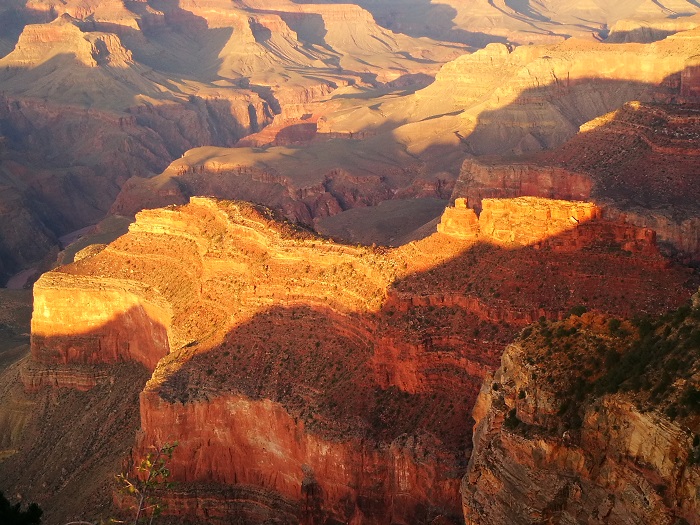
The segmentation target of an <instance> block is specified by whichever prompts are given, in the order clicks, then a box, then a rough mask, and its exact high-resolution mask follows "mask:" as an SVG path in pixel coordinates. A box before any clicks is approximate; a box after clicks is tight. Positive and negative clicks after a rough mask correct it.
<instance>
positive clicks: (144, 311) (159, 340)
mask: <svg viewBox="0 0 700 525" xmlns="http://www.w3.org/2000/svg"><path fill="white" fill-rule="evenodd" d="M67 290H70V292H69V293H66V291H67ZM171 317H172V311H171V308H170V306H169V305H168V304H167V302H165V301H164V300H162V298H160V297H158V294H157V292H156V293H155V294H154V292H153V291H151V290H146V289H144V287H143V286H142V285H139V283H136V282H133V281H132V282H129V281H126V280H118V279H104V278H102V279H100V280H99V282H98V283H95V281H94V280H93V279H90V278H85V277H78V276H66V275H63V276H60V278H58V279H57V276H56V275H54V274H51V273H47V274H45V275H43V276H42V277H41V278H40V279H39V281H37V282H36V284H35V285H34V313H33V315H32V357H33V358H34V360H35V361H36V362H38V363H44V364H47V365H56V364H67V363H80V364H96V363H115V362H118V361H136V362H139V363H141V364H143V365H144V366H145V367H146V368H148V369H151V370H153V369H154V368H155V366H156V364H157V363H158V361H159V360H160V359H161V358H162V357H163V356H164V355H166V354H167V353H168V350H169V348H168V329H169V326H170V322H171Z"/></svg>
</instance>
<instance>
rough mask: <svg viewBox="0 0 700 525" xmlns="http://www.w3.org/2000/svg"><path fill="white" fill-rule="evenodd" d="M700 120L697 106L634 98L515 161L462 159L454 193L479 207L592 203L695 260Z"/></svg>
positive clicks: (697, 241) (604, 211)
mask: <svg viewBox="0 0 700 525" xmlns="http://www.w3.org/2000/svg"><path fill="white" fill-rule="evenodd" d="M699 124H700V120H698V118H697V115H696V107H695V104H694V103H684V104H679V105H666V104H641V103H630V104H627V105H625V106H624V107H622V108H621V109H619V110H618V111H616V112H614V113H610V114H607V115H605V116H602V117H600V118H598V119H595V120H593V121H591V122H590V123H587V124H586V125H585V126H582V128H581V132H580V133H579V134H577V135H576V136H575V137H574V138H573V139H571V140H570V141H568V142H567V143H566V144H565V145H563V146H562V147H560V148H557V149H555V150H552V151H550V152H544V153H541V154H538V155H534V156H530V157H527V158H525V159H521V160H519V161H518V162H516V163H513V162H508V163H505V162H503V161H499V160H497V159H475V158H469V159H467V160H465V162H464V164H463V165H462V173H461V175H460V178H459V179H458V181H457V182H456V183H455V190H454V193H453V198H459V197H464V198H466V199H467V200H468V202H469V206H470V207H472V208H474V209H475V210H477V211H478V210H480V209H481V206H482V204H481V202H482V199H484V198H488V197H497V198H503V197H519V196H536V197H549V198H555V199H556V198H558V199H587V200H592V201H595V202H596V203H598V206H599V207H600V208H601V209H602V213H603V214H604V215H605V216H607V217H609V218H610V219H615V218H616V217H620V218H621V219H622V220H623V221H626V222H628V223H630V224H635V225H637V226H639V227H643V228H650V229H653V230H654V231H655V232H656V234H657V236H658V238H659V241H662V242H663V243H664V245H665V246H667V247H669V248H671V249H672V250H673V251H675V252H677V253H680V254H681V255H682V256H684V257H687V258H690V259H693V260H697V259H698V258H699V257H700V252H699V251H698V250H699V246H700V244H699V237H698V235H700V233H699V232H700V230H698V224H699V223H698V217H699V216H700V211H699V210H698V209H697V202H698V199H699V198H700V195H698V193H697V191H698V185H697V184H694V183H693V181H695V180H696V179H697V177H698V176H699V175H700V173H699V172H698V166H697V162H695V159H696V158H697V155H698V153H699V152H700V150H698V148H697V144H698V141H697V137H698V136H699V133H700V127H699Z"/></svg>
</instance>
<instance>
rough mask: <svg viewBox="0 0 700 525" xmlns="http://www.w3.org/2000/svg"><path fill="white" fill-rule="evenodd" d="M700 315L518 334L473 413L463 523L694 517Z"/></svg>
mask: <svg viewBox="0 0 700 525" xmlns="http://www.w3.org/2000/svg"><path fill="white" fill-rule="evenodd" d="M699 317H700V316H699V315H698V310H697V307H695V308H691V307H689V306H684V307H683V308H682V309H680V310H678V311H677V312H675V313H674V314H672V315H669V316H667V317H665V318H662V319H661V320H659V321H655V322H649V321H648V320H645V321H642V322H639V323H638V324H637V325H632V324H629V323H626V322H623V323H620V321H619V319H614V318H612V319H610V318H604V317H603V318H601V317H600V316H596V315H592V314H583V315H582V316H581V317H576V316H573V317H571V318H569V319H567V320H566V321H564V322H561V323H557V324H547V323H540V324H539V325H534V326H533V327H531V328H528V329H526V330H525V331H523V332H522V334H521V336H520V339H519V340H518V341H516V342H515V343H514V344H513V345H511V346H510V347H508V349H507V350H506V352H505V353H504V355H503V358H502V362H501V367H500V368H499V369H498V370H497V371H496V373H495V374H494V375H493V376H490V377H488V378H487V380H486V381H485V382H484V385H483V386H482V390H481V393H480V394H479V399H478V400H477V403H476V406H475V409H474V418H475V421H476V425H475V430H474V451H473V454H472V457H471V459H470V462H469V471H468V473H467V475H466V476H465V478H464V480H463V483H462V496H463V505H464V513H465V518H466V523H468V524H470V525H472V524H473V525H477V524H490V525H491V524H494V525H497V524H501V523H503V524H506V523H508V524H520V523H523V524H524V523H541V522H542V521H547V522H549V523H649V524H657V523H658V524H661V523H689V524H696V523H698V516H700V514H699V513H698V502H699V501H700V499H699V498H698V493H697V488H698V486H699V483H700V469H699V468H698V459H699V458H700V447H699V445H698V442H699V441H700V438H698V434H699V431H700V427H699V426H698V411H700V404H699V403H698V392H699V390H698V378H699V377H700V376H699V372H698V353H697V349H698V344H697V336H698V334H699V333H700V332H699V331H698V318H699Z"/></svg>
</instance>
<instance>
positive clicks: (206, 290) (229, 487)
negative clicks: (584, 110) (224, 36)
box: [0, 198, 697, 523]
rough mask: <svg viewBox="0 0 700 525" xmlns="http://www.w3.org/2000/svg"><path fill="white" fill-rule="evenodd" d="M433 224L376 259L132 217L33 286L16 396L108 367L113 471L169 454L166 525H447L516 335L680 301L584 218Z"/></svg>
mask: <svg viewBox="0 0 700 525" xmlns="http://www.w3.org/2000/svg"><path fill="white" fill-rule="evenodd" d="M572 213H573V214H574V217H577V218H578V219H577V220H579V221H580V224H579V223H576V222H575V221H573V222H572V221H571V220H570V217H571V215H572ZM470 214H471V215H470ZM443 223H444V225H443V226H442V227H441V230H442V231H443V232H444V233H437V234H434V235H433V236H431V237H429V238H427V239H424V240H422V241H419V242H415V243H411V244H409V245H406V246H404V247H401V248H397V249H394V250H380V249H372V248H362V247H352V246H344V245H338V244H335V243H333V242H330V241H328V240H325V239H322V238H319V237H317V236H315V235H313V234H311V233H309V232H306V231H304V230H300V229H299V228H298V227H296V226H291V225H290V224H287V223H279V222H277V221H275V220H274V217H273V215H272V214H271V213H270V212H269V211H266V210H264V209H261V208H259V207H255V206H252V205H250V204H244V203H239V202H230V201H214V200H210V199H202V198H193V199H191V202H190V203H189V204H187V205H185V206H181V207H173V208H167V209H162V210H153V211H145V212H141V213H139V214H138V215H137V220H136V222H135V223H134V224H133V225H132V226H131V228H130V232H129V233H128V234H127V235H125V236H123V237H121V238H120V239H118V240H117V241H115V242H114V243H112V244H111V245H109V246H108V247H106V248H104V249H102V250H101V251H100V250H93V251H91V252H86V253H84V254H81V257H79V260H77V262H75V263H73V264H71V265H68V266H65V267H61V268H59V269H57V270H56V271H54V272H51V273H48V274H45V275H44V276H43V277H42V278H40V279H39V281H38V282H37V284H36V285H35V310H34V316H33V320H32V332H33V336H32V359H31V361H29V362H28V363H26V364H25V365H24V366H23V368H22V372H21V376H22V381H23V382H24V385H25V389H27V390H28V391H29V392H38V394H35V395H43V394H42V392H45V389H46V388H47V387H51V388H59V389H60V388H62V387H70V388H73V389H79V390H84V389H88V390H89V389H91V388H93V389H94V388H101V385H105V384H106V383H109V382H110V379H109V378H110V375H111V373H110V372H109V370H110V366H111V364H112V363H118V362H120V361H124V360H126V361H138V362H140V363H142V364H143V365H145V366H146V367H147V368H148V369H149V370H152V371H153V372H152V377H151V379H150V380H149V381H148V384H147V385H146V387H145V389H144V390H143V392H142V394H141V396H140V414H141V431H140V432H139V433H138V435H137V439H136V443H135V444H134V451H133V461H134V462H135V464H138V461H139V458H140V457H141V456H143V455H144V454H146V453H147V452H148V451H149V450H151V448H152V447H153V446H156V447H157V446H159V445H160V444H162V443H164V442H166V441H168V442H172V441H174V440H177V441H178V442H179V445H178V447H177V449H176V451H175V455H174V456H173V459H172V461H171V463H170V468H171V471H172V473H173V479H174V480H177V481H178V489H177V490H176V491H174V492H172V493H168V494H167V495H164V497H166V499H167V500H168V502H169V507H168V508H169V511H168V512H171V513H173V514H177V515H181V516H188V517H189V518H190V519H196V520H198V521H202V522H204V521H206V522H211V523H216V522H217V520H223V521H226V520H228V519H233V518H236V517H238V518H239V519H241V520H243V521H244V522H256V523H257V522H260V521H261V520H265V519H273V518H274V519H281V520H283V521H287V522H290V523H297V522H303V521H304V520H310V519H314V520H317V519H334V520H339V521H350V520H354V521H356V522H358V523H390V522H392V521H396V520H399V521H406V522H415V521H417V520H423V519H425V520H429V521H430V520H432V519H434V518H437V517H438V516H442V517H443V518H442V519H445V520H448V521H451V522H453V523H459V522H460V521H461V516H460V514H461V507H460V502H459V495H458V490H459V483H460V479H461V477H462V475H463V474H464V472H465V465H466V460H467V458H468V454H469V450H470V438H469V436H470V425H469V424H468V421H469V413H470V411H471V409H472V406H473V404H474V401H475V398H476V395H477V392H478V387H479V384H480V383H481V382H482V380H483V378H484V377H485V375H486V374H487V373H488V372H489V371H492V370H494V369H495V366H496V363H497V360H498V358H499V356H500V354H501V351H502V349H503V348H504V346H505V345H506V344H507V342H508V341H510V340H511V338H512V337H513V336H514V334H515V332H516V331H517V330H518V329H519V328H521V327H523V326H525V325H526V324H528V323H531V322H533V321H535V320H536V319H538V318H539V317H545V318H549V319H560V318H563V317H564V316H565V314H566V312H567V311H569V310H570V309H571V308H573V307H574V306H576V305H580V304H586V305H588V306H589V307H591V308H595V309H598V310H601V311H604V312H609V313H612V312H628V313H629V315H637V314H640V313H644V312H649V313H655V312H659V311H666V310H667V309H668V308H671V307H674V306H676V305H678V304H679V303H680V302H681V301H682V300H683V299H684V298H685V297H687V295H688V293H689V292H688V288H689V287H692V286H697V281H696V279H695V278H694V277H693V276H692V274H689V273H688V272H687V271H686V270H684V269H682V268H679V267H675V266H673V265H670V264H669V262H668V261H666V260H665V259H663V258H662V257H661V256H660V255H659V254H658V251H657V249H656V247H655V244H654V236H653V232H650V231H645V230H639V229H636V228H634V227H631V226H629V225H625V224H624V223H619V222H617V223H616V222H610V221H604V220H601V219H600V218H599V217H598V211H597V208H596V207H595V205H592V204H587V203H566V202H563V201H547V200H546V199H540V200H537V199H529V200H528V199H521V200H516V201H512V202H511V201H508V200H504V201H498V200H493V201H485V204H484V212H482V216H481V217H480V218H479V219H477V217H476V216H475V215H474V213H473V211H471V210H469V209H467V208H466V207H465V206H464V204H463V203H462V204H461V207H460V208H455V209H454V210H451V211H449V212H447V213H446V215H445V217H444V218H443ZM448 224H449V227H447V225H448ZM506 231H508V232H510V234H509V235H506V236H504V232H506ZM581 254H584V255H585V256H582V255H581ZM561 268H566V271H560V269H561ZM545 283H546V286H545ZM115 380H116V379H115ZM232 421H236V422H237V423H236V424H235V425H232V424H231V422H232ZM465 422H466V424H465ZM44 428H45V432H46V433H47V435H51V433H52V432H53V431H54V429H52V428H51V427H44ZM29 451H30V448H29V447H28V446H27V448H22V449H21V450H20V451H18V452H17V453H16V454H15V455H13V456H12V463H3V464H0V468H3V469H4V468H6V467H8V466H9V467H11V466H12V465H15V464H16V463H15V462H19V461H22V458H25V459H24V460H25V461H30V460H29V459H28V456H27V455H26V454H29V453H30V452H29ZM9 467H8V468H9ZM67 468H68V467H67ZM70 468H74V467H70ZM104 468H105V469H108V468H109V467H108V465H106V464H105V466H104ZM8 479H9V478H8ZM12 479H15V478H12ZM12 483H13V485H10V486H11V487H16V486H15V485H14V483H19V485H17V486H21V490H22V492H23V493H25V494H26V495H27V497H30V496H31V497H33V498H35V499H37V498H38V499H40V501H41V502H46V503H48V504H49V506H52V505H60V502H58V501H56V502H55V503H52V501H53V500H49V499H48V498H47V496H46V495H45V494H43V493H41V494H40V493H37V492H36V491H35V490H34V489H31V488H30V487H29V486H28V485H25V484H22V483H20V482H18V481H15V482H12ZM8 484H9V482H8ZM3 488H5V487H4V486H3ZM13 490H19V489H16V488H15V489H13ZM81 505H82V504H81ZM122 505H125V506H128V501H126V502H123V503H122ZM75 508H78V506H77V505H76V506H75V507H74V508H73V510H75ZM80 508H82V507H80ZM65 511H66V509H65V508H61V507H58V508H56V512H65ZM89 512H91V513H92V514H91V515H94V516H96V517H97V516H98V514H99V512H100V511H98V510H93V511H89Z"/></svg>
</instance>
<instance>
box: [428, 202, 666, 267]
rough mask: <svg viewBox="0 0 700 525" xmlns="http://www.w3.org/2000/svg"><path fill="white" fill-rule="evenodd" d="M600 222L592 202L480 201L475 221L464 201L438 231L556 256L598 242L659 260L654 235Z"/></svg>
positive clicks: (449, 212)
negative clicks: (534, 248)
mask: <svg viewBox="0 0 700 525" xmlns="http://www.w3.org/2000/svg"><path fill="white" fill-rule="evenodd" d="M602 217H603V210H602V209H601V208H600V207H598V206H597V205H595V204H593V203H591V202H581V201H564V200H554V199H543V198H538V197H517V198H512V199H483V200H482V201H481V215H480V216H479V217H477V216H476V213H475V212H474V210H472V209H471V208H469V207H467V201H466V199H464V198H457V199H455V205H454V207H448V208H447V209H446V210H445V213H444V214H443V216H442V219H441V222H440V224H438V231H439V232H441V233H445V234H447V235H450V236H453V237H457V238H461V239H472V240H475V239H477V238H478V239H479V240H481V241H482V242H488V243H492V244H495V245H497V246H507V247H515V246H537V247H545V246H546V247H548V248H549V249H552V250H554V251H557V252H578V251H580V250H582V249H584V248H586V247H588V246H591V245H593V244H595V243H596V242H601V241H603V242H608V243H614V244H616V245H619V246H620V249H622V250H625V251H628V252H635V253H645V254H647V255H652V256H653V255H656V254H658V249H657V247H656V235H655V232H654V230H652V229H649V228H639V227H635V226H633V225H631V224H626V223H624V222H621V221H619V220H609V219H608V220H603V219H602ZM591 221H593V222H591ZM580 225H585V226H584V227H582V228H579V226H580ZM562 234H563V235H562Z"/></svg>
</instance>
